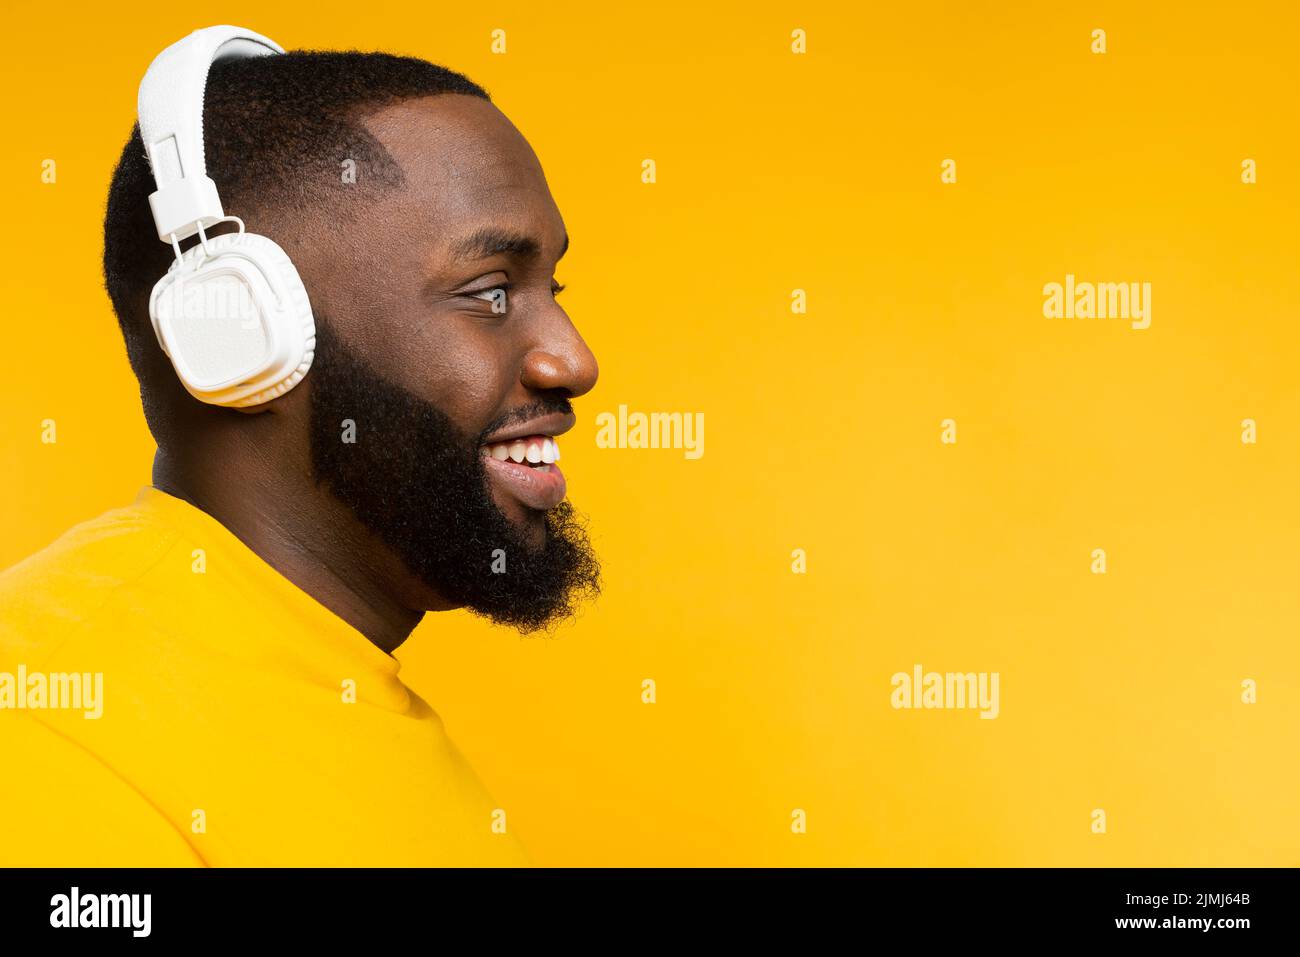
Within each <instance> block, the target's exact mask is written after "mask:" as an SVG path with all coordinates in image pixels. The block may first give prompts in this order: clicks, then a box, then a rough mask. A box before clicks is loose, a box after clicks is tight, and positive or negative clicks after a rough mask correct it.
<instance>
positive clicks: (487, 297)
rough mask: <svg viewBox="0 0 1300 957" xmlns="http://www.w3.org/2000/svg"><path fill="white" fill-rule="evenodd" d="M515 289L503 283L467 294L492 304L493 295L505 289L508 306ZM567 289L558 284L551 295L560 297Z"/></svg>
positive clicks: (553, 287)
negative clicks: (511, 292)
mask: <svg viewBox="0 0 1300 957" xmlns="http://www.w3.org/2000/svg"><path fill="white" fill-rule="evenodd" d="M513 288H514V284H513V283H508V282H501V283H497V284H496V285H495V286H492V287H490V288H488V289H480V290H478V291H477V292H471V293H467V295H469V296H470V297H472V298H474V299H482V300H483V301H484V302H491V301H492V300H493V296H492V293H494V292H496V291H497V290H498V289H503V290H505V294H506V303H507V305H508V304H509V302H510V290H511V289H513ZM565 288H566V287H565V286H564V285H562V284H560V283H558V282H557V283H556V284H555V285H554V286H552V287H551V295H552V296H558V295H559V294H560V293H562V292H564V290H565Z"/></svg>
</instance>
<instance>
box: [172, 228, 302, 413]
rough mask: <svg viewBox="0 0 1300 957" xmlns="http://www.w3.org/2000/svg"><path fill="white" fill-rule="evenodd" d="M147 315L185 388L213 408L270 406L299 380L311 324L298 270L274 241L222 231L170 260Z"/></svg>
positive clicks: (253, 235) (247, 234) (263, 237)
mask: <svg viewBox="0 0 1300 957" xmlns="http://www.w3.org/2000/svg"><path fill="white" fill-rule="evenodd" d="M149 318H150V320H151V322H152V323H153V327H154V333H155V334H156V335H157V337H158V342H159V344H160V345H161V346H162V349H163V352H165V353H166V354H167V356H168V357H169V358H170V359H171V361H172V366H173V367H174V368H175V370H176V374H177V376H178V377H179V378H180V380H181V382H182V384H183V385H184V386H185V388H186V389H187V390H188V391H189V392H190V394H191V395H193V396H194V397H195V398H197V399H199V400H200V401H202V402H206V403H208V404H210V405H220V406H228V407H236V408H242V407H248V406H255V405H261V404H263V403H266V402H269V401H270V400H272V399H274V398H276V397H277V396H280V395H283V394H284V393H286V392H288V391H289V390H290V389H292V388H293V387H294V386H295V385H297V384H298V383H299V382H301V381H302V379H303V376H305V375H306V374H307V370H308V369H309V368H311V363H312V359H313V358H314V356H315V351H316V322H315V319H314V317H313V316H312V311H311V302H310V300H309V299H308V297H307V290H306V288H305V287H304V286H303V283H302V278H301V277H300V276H299V275H298V270H297V269H296V268H295V267H294V265H293V263H292V262H291V261H290V259H289V256H288V254H287V253H285V251H284V250H283V249H281V248H280V246H278V245H277V244H276V243H275V242H274V241H272V240H270V239H268V238H267V237H265V236H258V235H256V234H254V233H227V234H224V235H221V236H214V237H212V238H210V239H208V240H207V242H206V244H204V243H200V244H198V245H196V246H194V247H193V248H191V249H189V250H187V251H186V252H185V253H183V254H182V256H181V259H180V260H179V261H177V262H173V263H172V266H171V268H170V269H169V270H168V271H167V274H166V275H165V276H163V278H162V279H160V280H159V281H158V283H157V285H155V286H154V289H153V293H152V295H151V296H150V298H149Z"/></svg>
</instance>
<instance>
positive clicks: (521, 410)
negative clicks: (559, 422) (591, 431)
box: [476, 395, 573, 445]
mask: <svg viewBox="0 0 1300 957" xmlns="http://www.w3.org/2000/svg"><path fill="white" fill-rule="evenodd" d="M556 412H558V413H561V414H564V415H572V414H573V404H572V403H571V402H569V399H568V397H567V396H562V395H555V396H547V397H545V398H541V399H538V400H537V401H536V402H532V403H529V404H528V405H521V406H519V407H518V408H515V409H511V410H510V411H509V412H507V413H505V414H504V415H502V416H501V417H500V418H498V419H495V420H493V421H492V422H491V423H489V424H488V427H487V428H486V429H484V430H483V431H482V432H480V433H479V435H478V442H477V443H476V444H477V445H482V444H483V442H484V440H485V439H487V437H488V436H489V435H492V434H493V433H494V432H499V431H500V430H501V429H504V428H507V427H508V426H511V425H514V424H515V423H516V422H527V421H528V420H529V419H535V418H538V417H540V416H543V415H550V414H552V413H556Z"/></svg>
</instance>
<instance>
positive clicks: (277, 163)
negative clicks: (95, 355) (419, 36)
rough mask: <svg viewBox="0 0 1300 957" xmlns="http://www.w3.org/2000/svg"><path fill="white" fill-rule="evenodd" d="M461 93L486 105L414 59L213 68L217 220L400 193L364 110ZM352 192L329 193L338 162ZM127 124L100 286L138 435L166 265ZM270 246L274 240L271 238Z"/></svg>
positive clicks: (209, 151)
mask: <svg viewBox="0 0 1300 957" xmlns="http://www.w3.org/2000/svg"><path fill="white" fill-rule="evenodd" d="M443 93H461V94H466V95H469V96H477V97H481V98H482V99H485V100H488V101H489V102H490V101H491V97H490V96H489V95H488V93H487V91H485V90H484V89H483V88H482V87H480V86H479V85H478V84H476V83H474V82H473V81H471V80H469V79H468V78H467V77H465V76H463V75H462V74H460V73H456V72H454V71H452V70H448V69H446V68H445V67H441V66H437V65H435V64H432V63H429V62H428V61H426V60H421V59H418V58H416V57H406V56H395V55H393V54H389V53H362V52H356V51H346V52H338V51H310V50H302V51H298V50H295V51H292V52H289V53H286V54H282V55H272V56H259V57H252V58H244V59H227V60H222V61H219V62H217V63H214V64H213V66H212V69H211V71H210V72H209V74H208V81H207V87H206V89H205V91H204V95H203V140H204V153H205V157H204V158H205V163H206V166H207V173H208V176H210V177H211V178H212V180H213V181H214V182H215V183H216V184H217V189H218V191H219V192H220V194H221V200H222V205H223V206H224V207H225V209H226V211H227V213H233V214H236V215H240V216H242V217H245V218H247V217H248V216H250V215H253V214H257V213H260V214H262V215H264V216H266V217H268V218H271V219H274V220H277V221H287V220H288V219H290V218H292V217H295V216H298V215H301V214H304V213H306V212H308V211H310V210H311V209H312V208H313V207H316V206H321V205H325V204H343V203H346V202H347V201H348V200H349V198H352V197H360V196H364V195H366V194H367V193H368V192H370V191H372V190H375V189H385V188H391V187H395V186H400V185H402V183H403V182H404V181H405V180H404V176H403V174H402V170H401V168H400V167H399V166H398V165H397V164H396V162H395V161H394V160H393V159H392V157H391V156H389V154H388V151H387V150H385V149H384V147H383V146H382V145H381V144H380V143H379V142H378V140H376V139H375V138H374V137H373V136H372V135H371V134H370V133H369V132H368V131H367V130H366V129H365V127H364V126H363V125H362V123H361V122H360V118H361V117H362V116H363V115H364V114H366V113H368V112H371V111H373V110H375V109H378V108H380V107H383V106H385V105H388V104H391V103H394V102H398V101H401V100H406V99H413V98H416V97H424V96H437V95H441V94H443ZM346 160H352V161H353V162H354V163H355V164H356V165H355V173H356V183H355V184H354V185H350V186H348V188H347V189H346V190H344V189H340V188H339V187H340V184H341V183H343V182H344V180H343V175H342V174H343V170H344V163H345V161H346ZM156 188H157V187H156V185H155V183H154V180H153V173H152V171H151V170H150V168H149V160H148V156H147V155H146V153H145V150H144V143H143V141H142V140H141V138H140V127H139V125H138V124H137V125H136V126H135V128H134V129H133V130H132V131H131V137H130V139H129V140H128V141H127V144H126V147H125V148H124V149H123V150H122V156H121V159H120V160H119V161H118V164H117V168H116V170H114V172H113V179H112V183H111V184H110V186H109V190H108V206H107V210H106V212H105V215H104V285H105V288H106V289H107V291H108V295H109V298H110V299H111V300H112V302H113V310H114V311H115V312H116V313H117V319H118V324H119V325H120V326H121V329H122V337H123V339H124V340H125V341H126V351H127V357H128V359H129V360H130V363H131V368H132V370H133V371H134V372H135V374H136V377H137V378H138V379H139V380H140V394H141V399H142V401H143V403H144V407H145V415H146V418H147V419H148V420H149V425H150V428H151V429H152V430H153V432H154V435H155V437H156V438H158V439H159V442H160V444H161V436H160V435H159V432H160V428H159V427H158V426H159V425H161V422H160V421H158V419H159V416H158V415H155V414H153V413H155V412H161V411H162V410H160V409H156V408H154V405H155V403H154V402H153V401H151V400H152V399H153V398H154V397H153V396H151V392H152V390H151V388H150V381H149V380H150V374H151V373H150V370H154V371H156V370H158V369H159V368H161V363H166V358H165V357H163V356H162V350H161V348H160V347H159V346H158V342H157V339H156V338H155V337H154V334H153V329H152V327H151V324H150V322H149V293H150V292H151V291H152V289H153V286H154V283H156V282H157V281H158V280H159V279H160V278H161V277H162V275H163V274H164V273H165V272H166V271H167V268H168V266H169V265H170V264H171V262H172V260H173V259H174V258H175V253H174V252H173V250H172V248H171V246H170V245H168V244H167V243H164V242H161V241H160V240H159V239H158V232H157V229H156V228H155V226H154V222H153V216H152V214H151V213H150V210H149V194H150V193H152V192H153V191H154V190H155V189H156ZM272 238H274V237H272Z"/></svg>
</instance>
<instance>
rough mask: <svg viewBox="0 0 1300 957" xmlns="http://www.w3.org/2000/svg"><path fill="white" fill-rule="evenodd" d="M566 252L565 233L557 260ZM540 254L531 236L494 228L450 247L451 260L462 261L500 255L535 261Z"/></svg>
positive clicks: (478, 230) (539, 245) (483, 228)
mask: <svg viewBox="0 0 1300 957" xmlns="http://www.w3.org/2000/svg"><path fill="white" fill-rule="evenodd" d="M568 250H569V234H568V233H565V234H564V245H563V246H561V247H560V256H559V258H563V257H564V254H565V253H566V252H568ZM541 252H542V247H541V244H540V243H538V241H537V240H536V239H534V238H533V237H532V236H529V235H527V234H525V233H519V232H515V231H513V230H509V229H501V228H499V227H496V226H482V227H480V228H478V229H476V230H474V232H472V233H470V234H469V235H468V236H466V237H465V238H463V239H460V240H457V241H456V242H455V243H453V244H452V247H451V256H452V259H454V260H462V261H463V260H473V259H487V258H489V257H491V256H501V255H509V256H514V257H516V258H518V259H536V258H537V257H538V256H539V255H541Z"/></svg>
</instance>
